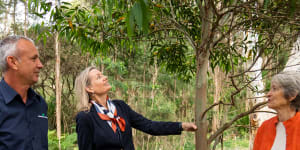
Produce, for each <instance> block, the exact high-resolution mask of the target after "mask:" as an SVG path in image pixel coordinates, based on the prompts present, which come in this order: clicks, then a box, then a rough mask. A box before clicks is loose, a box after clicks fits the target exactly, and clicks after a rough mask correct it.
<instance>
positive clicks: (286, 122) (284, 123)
mask: <svg viewBox="0 0 300 150" xmlns="http://www.w3.org/2000/svg"><path fill="white" fill-rule="evenodd" d="M299 117H300V112H296V114H295V115H294V116H293V117H292V118H290V119H288V120H286V121H283V122H282V123H283V125H284V126H286V125H289V124H290V123H294V121H295V120H296V119H297V118H299ZM272 122H273V123H274V124H275V125H277V123H278V122H279V119H278V116H276V117H275V118H274V119H273V121H272Z"/></svg>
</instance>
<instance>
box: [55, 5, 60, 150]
mask: <svg viewBox="0 0 300 150" xmlns="http://www.w3.org/2000/svg"><path fill="white" fill-rule="evenodd" d="M55 2H56V5H57V6H58V7H59V6H60V1H59V0H56V1H55ZM58 35H59V33H58V32H56V33H55V57H56V61H55V89H56V90H55V94H56V95H55V96H56V131H57V138H58V149H59V150H61V84H60V50H59V39H58Z"/></svg>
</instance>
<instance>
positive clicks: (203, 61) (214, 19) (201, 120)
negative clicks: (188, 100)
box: [54, 0, 299, 150]
mask: <svg viewBox="0 0 300 150" xmlns="http://www.w3.org/2000/svg"><path fill="white" fill-rule="evenodd" d="M65 4H66V5H64V7H62V9H61V10H60V9H58V11H57V12H56V13H55V14H54V19H55V20H56V21H57V22H59V26H61V27H62V28H61V29H62V31H61V34H64V35H66V36H67V37H68V38H69V39H70V40H71V41H73V42H74V43H78V44H80V46H81V48H82V49H83V50H85V51H89V52H91V53H98V52H101V53H103V54H107V53H108V52H109V49H114V44H117V43H122V42H123V43H126V44H124V45H126V46H129V47H130V48H129V49H130V51H131V50H133V48H132V47H134V46H135V45H134V43H135V42H134V41H138V40H143V39H145V41H146V40H149V41H155V42H154V43H151V44H152V45H155V46H153V47H155V48H154V53H153V57H155V58H156V59H157V62H158V63H159V64H165V66H166V69H167V70H168V71H170V72H173V73H174V72H176V73H178V74H179V75H182V76H184V75H186V74H187V73H186V72H189V71H192V72H194V73H195V74H196V87H195V103H194V104H195V120H196V124H197V125H198V126H199V130H198V131H197V133H196V149H197V150H199V149H201V150H206V149H209V148H210V146H209V145H210V144H211V143H212V142H213V141H214V140H216V138H217V137H219V136H220V135H221V134H222V133H223V132H224V131H225V130H226V129H228V128H229V127H230V126H231V125H232V124H233V123H234V122H235V121H237V120H238V119H240V118H242V117H244V116H247V115H249V114H250V113H252V112H254V110H255V109H257V108H258V107H259V106H261V105H262V104H257V105H255V106H253V107H252V108H251V109H249V110H248V111H246V112H243V113H240V114H237V115H236V116H235V117H233V118H232V119H231V120H229V121H228V122H226V123H224V124H222V125H220V127H219V129H217V130H216V131H215V132H214V133H212V134H211V135H210V136H209V137H208V138H207V135H208V123H209V122H208V121H207V119H206V114H207V112H208V111H210V110H211V109H212V108H214V107H215V106H217V105H225V104H226V105H229V106H236V101H237V100H236V97H237V95H238V94H240V92H241V91H243V90H245V89H246V88H247V87H248V85H249V84H250V83H251V82H252V81H253V80H255V78H248V77H245V78H244V75H245V73H247V72H251V69H252V68H253V65H254V64H255V63H256V61H257V60H258V59H259V58H260V57H261V56H266V57H267V59H268V60H270V59H272V58H274V57H275V56H274V54H279V53H282V52H283V51H282V45H283V42H287V41H288V40H289V39H290V36H294V34H295V31H296V30H297V27H298V26H299V25H298V24H297V22H299V18H298V17H295V16H299V11H296V10H298V9H299V4H298V2H297V1H296V0H290V1H287V0H285V1H269V0H266V1H263V3H262V5H259V4H258V3H257V1H255V0H250V1H246V2H243V1H234V0H229V1H228V0H224V1H222V0H220V1H218V0H216V1H210V0H201V1H176V0H173V1H167V2H164V1H151V2H150V1H149V2H148V1H147V2H146V1H143V0H136V1H101V2H99V4H97V5H93V6H92V7H91V8H82V7H80V6H75V7H72V6H71V5H70V4H67V3H65ZM101 9H104V10H105V11H104V14H103V13H102V11H101ZM150 12H151V14H152V15H150ZM123 14H125V15H123ZM124 20H125V21H126V23H124ZM135 27H137V28H135ZM149 27H150V28H149ZM126 29H127V32H126ZM244 31H249V32H253V33H255V34H257V35H258V41H257V43H255V46H254V47H253V48H252V49H247V44H246V41H247V40H245V39H247V36H246V37H243V38H244V39H240V38H241V37H240V36H237V35H238V34H240V32H244ZM99 39H101V40H99ZM158 40H159V41H158ZM116 41H118V42H116ZM247 42H248V41H247ZM124 45H123V46H124ZM185 47H190V48H191V49H192V50H193V51H194V57H186V56H187V54H188V52H189V51H188V50H186V49H189V48H185ZM241 47H245V51H249V53H250V54H251V55H249V56H243V55H242V54H241V52H240V51H239V50H240V48H241ZM178 54H183V55H182V56H184V57H180V56H178ZM173 58H176V59H173ZM193 59H194V60H195V62H194V63H187V62H193V61H194V60H193ZM247 59H252V60H253V61H252V62H253V63H252V64H250V65H249V67H248V68H246V69H241V68H239V67H238V66H239V64H242V63H245V62H246V60H247ZM179 60H183V61H179ZM178 62H179V63H178ZM267 62H269V61H267ZM187 64H189V65H187ZM193 64H194V66H193ZM208 65H209V66H210V67H212V69H213V68H215V67H216V66H219V67H220V68H221V69H222V70H224V72H226V73H227V74H229V76H228V79H229V80H230V81H231V85H230V86H231V94H230V96H229V98H227V99H221V100H220V101H219V102H217V103H214V104H212V105H210V106H208V104H209V103H208V101H207V81H208V79H207V72H208ZM274 66H276V64H274ZM182 68H185V69H182ZM262 69H264V67H262ZM192 75H193V73H192Z"/></svg>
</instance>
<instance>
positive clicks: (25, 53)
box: [16, 39, 43, 85]
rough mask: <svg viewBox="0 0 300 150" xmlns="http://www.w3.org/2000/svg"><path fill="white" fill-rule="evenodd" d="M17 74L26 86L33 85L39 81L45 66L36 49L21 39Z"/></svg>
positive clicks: (18, 47)
mask: <svg viewBox="0 0 300 150" xmlns="http://www.w3.org/2000/svg"><path fill="white" fill-rule="evenodd" d="M17 56H18V64H17V70H16V71H17V73H18V75H19V77H20V81H21V82H23V83H24V84H28V85H33V84H34V83H36V82H37V81H38V79H39V73H40V69H42V68H43V64H42V63H41V61H40V59H39V53H38V51H37V49H36V47H35V46H34V45H33V43H31V42H30V41H28V40H24V39H21V40H19V41H18V43H17Z"/></svg>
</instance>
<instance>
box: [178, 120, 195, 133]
mask: <svg viewBox="0 0 300 150" xmlns="http://www.w3.org/2000/svg"><path fill="white" fill-rule="evenodd" d="M181 125H182V129H183V131H196V130H197V129H198V128H197V126H196V125H195V123H192V122H183V123H182V124H181Z"/></svg>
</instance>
